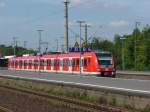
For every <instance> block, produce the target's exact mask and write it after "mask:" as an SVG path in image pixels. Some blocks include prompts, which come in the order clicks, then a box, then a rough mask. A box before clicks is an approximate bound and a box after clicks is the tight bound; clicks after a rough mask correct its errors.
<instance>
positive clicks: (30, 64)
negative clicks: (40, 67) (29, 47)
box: [28, 60, 32, 70]
mask: <svg viewBox="0 0 150 112" xmlns="http://www.w3.org/2000/svg"><path fill="white" fill-rule="evenodd" d="M28 69H29V70H31V69H32V60H29V62H28Z"/></svg>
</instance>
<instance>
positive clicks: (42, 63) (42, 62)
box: [40, 59, 44, 70]
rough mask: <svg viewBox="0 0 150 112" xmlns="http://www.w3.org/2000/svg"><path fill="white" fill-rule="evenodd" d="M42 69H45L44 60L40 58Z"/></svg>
mask: <svg viewBox="0 0 150 112" xmlns="http://www.w3.org/2000/svg"><path fill="white" fill-rule="evenodd" d="M40 70H44V60H43V59H42V60H40Z"/></svg>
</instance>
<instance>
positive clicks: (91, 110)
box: [0, 85, 125, 112]
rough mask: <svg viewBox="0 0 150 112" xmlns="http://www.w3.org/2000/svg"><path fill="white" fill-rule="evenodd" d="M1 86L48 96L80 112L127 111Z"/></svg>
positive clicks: (40, 96) (43, 96)
mask: <svg viewBox="0 0 150 112" xmlns="http://www.w3.org/2000/svg"><path fill="white" fill-rule="evenodd" d="M0 88H3V89H8V90H9V91H10V90H11V91H14V92H19V93H20V92H21V93H25V94H28V95H31V94H32V95H34V96H37V97H39V98H46V99H48V100H55V101H57V102H58V103H59V104H60V103H61V104H63V106H64V107H65V108H69V109H72V110H76V111H79V112H125V111H122V110H121V109H116V108H113V107H108V106H103V105H97V104H92V103H88V102H84V101H79V100H76V99H70V98H64V97H58V96H52V95H48V94H45V93H41V92H36V91H33V90H29V89H20V88H19V89H18V88H14V87H11V86H4V85H0ZM2 109H3V111H2V112H12V111H9V110H7V109H4V108H2ZM2 109H1V108H0V110H2ZM0 112H1V111H0Z"/></svg>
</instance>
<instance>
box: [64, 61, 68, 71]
mask: <svg viewBox="0 0 150 112" xmlns="http://www.w3.org/2000/svg"><path fill="white" fill-rule="evenodd" d="M63 71H69V59H64V60H63Z"/></svg>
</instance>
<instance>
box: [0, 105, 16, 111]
mask: <svg viewBox="0 0 150 112" xmlns="http://www.w3.org/2000/svg"><path fill="white" fill-rule="evenodd" d="M0 112H13V111H11V110H9V109H7V108H5V107H2V106H0Z"/></svg>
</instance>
